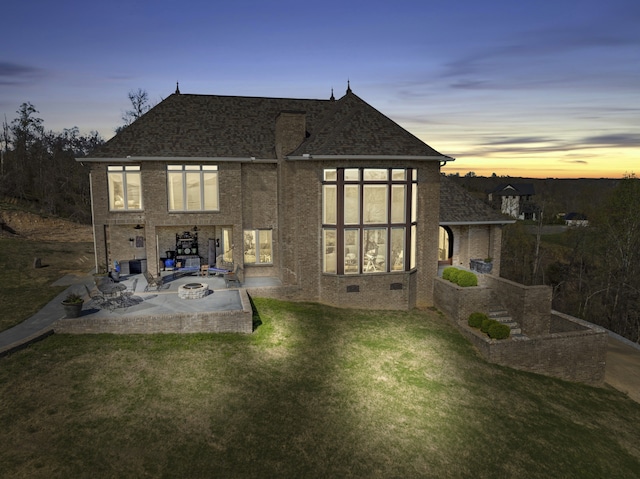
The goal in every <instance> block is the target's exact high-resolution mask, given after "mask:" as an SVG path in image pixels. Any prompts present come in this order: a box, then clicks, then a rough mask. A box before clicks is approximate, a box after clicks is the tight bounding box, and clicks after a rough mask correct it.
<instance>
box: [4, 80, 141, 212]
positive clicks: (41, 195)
mask: <svg viewBox="0 0 640 479" xmlns="http://www.w3.org/2000/svg"><path fill="white" fill-rule="evenodd" d="M128 98H129V101H130V102H131V108H130V109H129V110H127V111H125V112H124V113H123V114H122V121H123V125H122V126H120V127H117V128H116V130H115V131H116V133H117V132H119V131H121V130H122V129H124V128H126V127H127V126H129V125H130V124H131V123H133V122H134V121H135V120H137V119H138V118H140V117H141V116H142V115H144V114H145V113H146V112H147V111H149V110H150V109H151V107H152V105H151V104H150V103H149V95H148V93H147V92H146V90H143V89H141V88H138V89H137V90H132V91H130V92H129V94H128ZM16 113H17V117H16V118H15V119H13V120H12V121H11V122H9V121H7V119H6V118H5V120H4V122H3V123H2V132H1V133H0V155H1V156H0V160H1V161H0V197H5V198H6V197H9V198H15V199H17V200H24V201H26V202H29V203H30V204H32V205H35V206H36V207H37V209H38V210H39V212H41V213H44V214H48V215H56V216H61V217H64V218H69V219H71V220H74V221H77V222H80V223H91V196H90V191H89V168H88V167H86V166H84V165H82V163H79V162H77V161H76V160H75V159H76V158H82V157H84V156H87V155H88V154H89V153H90V152H91V151H92V150H93V149H95V148H97V147H98V146H100V145H102V144H103V143H104V140H103V139H102V137H101V136H100V134H98V132H95V131H92V132H91V133H89V134H88V135H81V134H80V130H79V129H78V127H76V126H74V127H72V128H69V129H64V130H63V131H62V132H61V133H60V132H58V133H56V132H53V131H47V130H46V129H45V127H44V121H43V120H42V118H39V117H38V114H39V112H38V110H36V108H35V106H34V105H32V104H31V103H29V102H26V103H23V104H22V105H20V107H19V108H18V110H17V111H16Z"/></svg>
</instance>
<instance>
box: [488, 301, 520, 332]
mask: <svg viewBox="0 0 640 479" xmlns="http://www.w3.org/2000/svg"><path fill="white" fill-rule="evenodd" d="M487 316H489V317H490V318H491V319H495V320H496V321H500V322H501V323H502V324H506V325H507V326H509V328H511V337H514V336H519V335H522V328H520V325H519V324H518V323H517V322H516V321H514V320H513V318H512V317H511V315H509V312H508V311H507V310H505V309H501V308H494V309H490V310H489V313H488V314H487Z"/></svg>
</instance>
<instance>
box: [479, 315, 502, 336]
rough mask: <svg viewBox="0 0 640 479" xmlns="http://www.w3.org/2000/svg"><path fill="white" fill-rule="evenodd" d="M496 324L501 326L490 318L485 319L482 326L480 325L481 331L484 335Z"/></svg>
mask: <svg viewBox="0 0 640 479" xmlns="http://www.w3.org/2000/svg"><path fill="white" fill-rule="evenodd" d="M494 324H500V322H499V321H496V320H495V319H490V318H487V319H484V320H483V321H482V324H481V325H480V331H482V332H483V333H488V332H489V328H490V327H491V326H493V325H494Z"/></svg>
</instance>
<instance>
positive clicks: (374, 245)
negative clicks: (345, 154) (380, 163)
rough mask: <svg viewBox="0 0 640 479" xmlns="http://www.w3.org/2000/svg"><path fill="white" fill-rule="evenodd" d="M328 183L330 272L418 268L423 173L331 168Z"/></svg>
mask: <svg viewBox="0 0 640 479" xmlns="http://www.w3.org/2000/svg"><path fill="white" fill-rule="evenodd" d="M323 180H324V181H323V186H322V188H323V195H322V197H323V201H322V206H323V212H322V218H323V219H322V223H323V236H322V242H323V271H324V272H325V273H337V274H362V273H375V272H391V271H407V270H409V269H412V268H415V245H416V231H417V228H416V220H417V196H418V183H417V170H415V169H400V168H330V169H325V170H324V178H323Z"/></svg>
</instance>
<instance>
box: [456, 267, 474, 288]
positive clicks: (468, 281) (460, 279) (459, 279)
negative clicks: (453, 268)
mask: <svg viewBox="0 0 640 479" xmlns="http://www.w3.org/2000/svg"><path fill="white" fill-rule="evenodd" d="M459 271H460V272H459V273H458V275H457V276H456V283H457V284H458V286H462V287H463V288H466V287H468V286H478V277H477V276H476V275H475V274H473V273H472V272H471V271H463V270H459Z"/></svg>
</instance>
